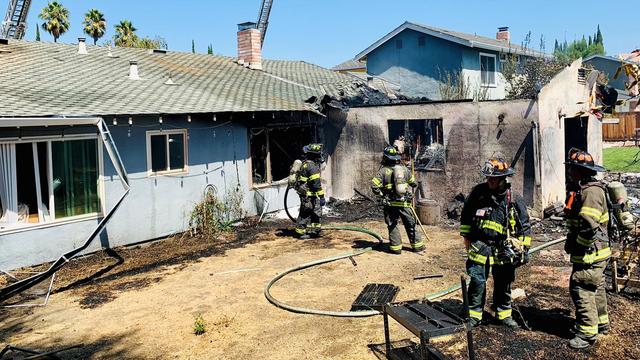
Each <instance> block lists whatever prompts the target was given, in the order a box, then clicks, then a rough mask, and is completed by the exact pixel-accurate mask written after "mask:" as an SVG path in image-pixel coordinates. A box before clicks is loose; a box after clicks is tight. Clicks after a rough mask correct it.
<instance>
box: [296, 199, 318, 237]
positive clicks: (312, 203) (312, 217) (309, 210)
mask: <svg viewBox="0 0 640 360" xmlns="http://www.w3.org/2000/svg"><path fill="white" fill-rule="evenodd" d="M321 217H322V206H320V199H318V198H317V197H310V196H309V197H302V196H301V197H300V213H299V214H298V219H297V220H296V234H298V235H300V236H301V235H305V234H308V235H312V236H318V235H320V230H321V226H320V218H321Z"/></svg>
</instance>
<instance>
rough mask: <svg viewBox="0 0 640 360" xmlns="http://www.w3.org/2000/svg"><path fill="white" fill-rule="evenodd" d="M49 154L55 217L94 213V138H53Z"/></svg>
mask: <svg viewBox="0 0 640 360" xmlns="http://www.w3.org/2000/svg"><path fill="white" fill-rule="evenodd" d="M51 154H52V156H51V158H52V170H53V198H54V203H55V217H56V219H59V218H64V217H70V216H78V215H84V214H91V213H97V212H98V211H99V200H98V187H97V184H98V153H97V142H96V140H95V139H89V140H75V141H52V142H51Z"/></svg>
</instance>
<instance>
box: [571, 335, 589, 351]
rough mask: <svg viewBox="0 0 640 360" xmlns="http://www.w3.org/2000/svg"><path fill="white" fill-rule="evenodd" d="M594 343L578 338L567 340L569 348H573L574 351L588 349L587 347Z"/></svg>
mask: <svg viewBox="0 0 640 360" xmlns="http://www.w3.org/2000/svg"><path fill="white" fill-rule="evenodd" d="M594 342H595V340H592V341H589V340H585V339H583V338H581V337H579V336H576V337H574V338H573V339H571V340H569V346H570V347H572V348H574V349H584V348H588V347H589V346H591V344H593V343H594Z"/></svg>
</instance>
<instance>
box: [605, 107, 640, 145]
mask: <svg viewBox="0 0 640 360" xmlns="http://www.w3.org/2000/svg"><path fill="white" fill-rule="evenodd" d="M615 116H616V117H617V118H618V119H620V122H619V123H617V124H603V125H602V140H604V141H625V140H633V139H634V138H635V129H639V128H640V112H629V113H618V114H616V115H615ZM639 135H640V133H639Z"/></svg>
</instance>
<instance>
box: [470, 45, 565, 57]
mask: <svg viewBox="0 0 640 360" xmlns="http://www.w3.org/2000/svg"><path fill="white" fill-rule="evenodd" d="M471 47H473V48H477V49H483V50H492V51H498V52H505V53H509V54H516V55H527V56H533V57H538V58H540V57H543V58H545V59H550V58H553V55H551V54H545V53H540V52H537V51H533V50H531V51H527V50H526V49H525V50H523V49H517V48H513V47H510V46H495V45H491V44H486V43H482V42H478V41H472V42H471Z"/></svg>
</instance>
